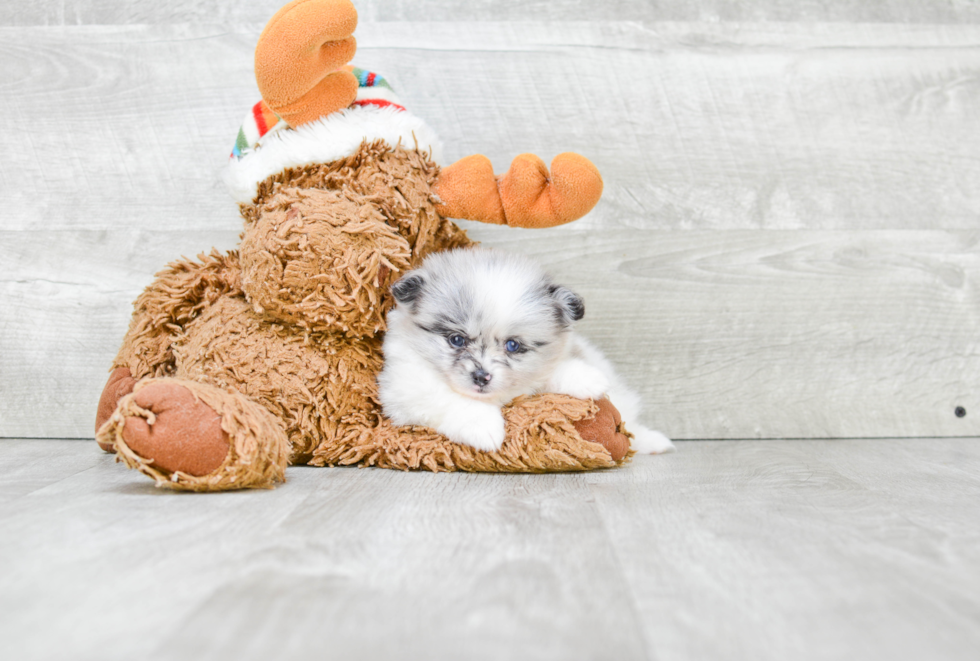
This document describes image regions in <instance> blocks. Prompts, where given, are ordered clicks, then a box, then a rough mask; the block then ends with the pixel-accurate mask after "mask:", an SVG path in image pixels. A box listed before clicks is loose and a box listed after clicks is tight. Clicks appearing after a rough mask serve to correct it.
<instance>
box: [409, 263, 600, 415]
mask: <svg viewBox="0 0 980 661" xmlns="http://www.w3.org/2000/svg"><path fill="white" fill-rule="evenodd" d="M392 294H393V295H394V298H395V300H396V302H397V303H398V308H399V310H400V311H402V312H403V313H404V314H406V315H407V320H408V321H410V324H411V328H410V329H408V330H409V334H410V337H411V339H412V345H413V347H414V348H415V350H416V352H417V353H418V354H419V355H421V356H423V357H424V358H425V359H426V360H427V361H428V362H429V363H431V364H432V365H433V366H434V367H435V368H436V370H437V371H438V372H439V373H441V374H442V376H443V377H444V378H445V379H446V382H447V383H448V384H449V385H450V386H451V387H452V388H453V389H454V390H455V391H456V392H458V393H460V394H463V395H467V396H469V397H473V398H476V399H481V400H486V401H489V402H493V403H496V404H501V405H502V404H504V403H506V402H508V401H510V400H511V399H513V398H514V397H516V396H517V395H520V394H530V393H531V392H533V391H534V390H535V389H536V388H539V387H541V386H542V385H543V382H544V381H546V380H547V378H548V376H549V375H550V373H551V371H552V370H553V369H554V366H555V365H556V364H557V363H558V362H559V361H560V360H562V359H563V358H564V355H565V350H566V342H567V336H568V333H567V331H568V330H569V328H570V326H571V324H572V322H574V321H576V320H578V319H581V318H582V316H583V315H584V314H585V307H584V304H583V302H582V299H581V298H579V297H578V296H577V295H575V294H574V293H572V292H571V291H569V290H568V289H566V288H564V287H561V286H559V285H556V284H554V283H552V282H551V280H550V279H549V278H548V276H547V275H546V274H545V273H544V272H543V271H541V270H540V268H539V267H537V266H536V265H535V264H534V263H533V262H531V261H529V260H527V259H526V258H524V257H521V256H519V255H509V254H506V253H498V252H495V251H490V250H485V249H479V248H478V249H466V250H454V251H451V252H446V253H438V254H436V255H432V256H431V257H429V258H428V259H427V260H426V262H425V264H424V265H423V266H422V267H421V268H419V269H417V270H415V271H411V272H409V273H408V274H406V275H405V276H404V277H402V278H401V279H400V280H399V281H398V282H396V283H395V284H394V285H393V286H392Z"/></svg>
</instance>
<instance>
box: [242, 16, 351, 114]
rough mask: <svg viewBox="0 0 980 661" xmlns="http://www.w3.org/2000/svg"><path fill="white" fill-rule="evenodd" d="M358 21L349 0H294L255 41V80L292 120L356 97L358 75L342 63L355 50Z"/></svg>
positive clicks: (331, 109) (274, 107)
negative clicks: (345, 67) (343, 67)
mask: <svg viewBox="0 0 980 661" xmlns="http://www.w3.org/2000/svg"><path fill="white" fill-rule="evenodd" d="M356 27H357V11H356V10H355V9H354V5H352V4H351V3H350V0H293V2H290V3H289V4H288V5H286V6H284V7H283V8H282V9H280V10H279V11H278V12H276V14H275V16H273V17H272V18H271V19H270V20H269V22H268V23H267V24H266V26H265V29H264V30H263V31H262V35H261V36H260V37H259V42H258V44H257V45H256V47H255V80H256V82H257V83H258V85H259V92H260V93H261V94H262V99H263V100H264V101H265V102H266V104H267V105H268V106H269V107H270V108H271V109H272V110H273V111H275V113H276V114H277V115H279V116H280V117H282V118H283V119H284V120H286V122H287V123H288V124H289V125H290V126H300V125H301V124H305V123H307V122H311V121H313V120H315V119H318V118H320V117H323V116H324V115H329V114H330V113H332V112H335V111H337V110H340V109H342V108H346V107H347V106H349V105H350V104H351V103H353V101H354V99H355V97H356V96H357V78H355V77H354V75H353V74H352V73H350V72H349V71H345V70H339V68H340V67H341V66H343V65H344V64H347V63H348V62H350V61H351V59H352V58H353V57H354V52H355V51H356V50H357V42H356V41H355V39H354V37H353V36H351V35H353V34H354V28H356Z"/></svg>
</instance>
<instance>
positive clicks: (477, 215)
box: [435, 152, 602, 227]
mask: <svg viewBox="0 0 980 661" xmlns="http://www.w3.org/2000/svg"><path fill="white" fill-rule="evenodd" d="M435 193H436V195H438V196H439V199H440V200H441V204H439V205H437V206H436V210H437V211H438V212H439V213H440V214H441V215H442V216H445V217H448V218H463V219H466V220H478V221H480V222H484V223H495V224H497V225H510V226H511V227H554V226H555V225H562V224H564V223H569V222H571V221H573V220H577V219H578V218H581V217H582V216H584V215H585V214H587V213H588V212H589V211H591V210H592V207H594V206H595V205H596V202H598V201H599V198H600V197H601V196H602V177H601V176H600V175H599V170H598V169H596V166H595V165H593V164H592V162H591V161H590V160H589V159H587V158H585V157H584V156H579V155H578V154H574V153H571V152H566V153H564V154H558V156H556V157H555V159H554V160H553V161H552V162H551V173H550V174H549V172H548V168H547V167H545V164H544V161H542V160H541V159H540V158H538V157H537V156H535V155H534V154H521V155H520V156H518V157H517V158H515V159H514V161H513V162H512V163H511V165H510V169H509V170H508V171H507V173H506V174H504V175H503V176H500V177H497V176H495V175H494V174H493V166H492V165H491V164H490V159H488V158H487V157H486V156H483V155H481V154H476V155H474V156H467V157H466V158H463V159H460V160H458V161H456V162H455V163H453V164H452V165H450V166H449V167H447V168H444V169H443V170H442V172H441V173H440V174H439V180H438V181H437V182H436V184H435Z"/></svg>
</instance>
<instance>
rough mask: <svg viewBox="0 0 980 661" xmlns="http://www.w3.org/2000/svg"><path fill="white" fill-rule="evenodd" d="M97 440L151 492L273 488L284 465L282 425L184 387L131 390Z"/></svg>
mask: <svg viewBox="0 0 980 661" xmlns="http://www.w3.org/2000/svg"><path fill="white" fill-rule="evenodd" d="M97 440H98V441H99V445H100V446H111V447H112V448H114V449H115V451H116V452H117V453H118V454H119V460H121V461H123V462H125V463H126V465H128V466H129V467H130V468H136V469H138V470H140V471H141V472H142V473H145V474H146V475H148V476H150V477H151V478H153V479H154V480H155V481H156V482H157V485H158V486H165V487H170V488H173V489H183V490H189V491H221V490H226V489H243V488H247V487H272V486H274V484H275V483H276V482H280V481H282V480H284V479H285V469H286V464H287V463H288V460H289V443H288V441H287V440H286V434H285V432H284V431H283V428H282V425H281V424H280V422H279V421H278V420H276V419H275V418H274V417H273V416H272V414H270V413H269V412H268V411H267V410H266V409H265V408H263V407H262V406H260V405H259V404H256V403H255V402H253V401H251V400H250V399H248V398H247V397H245V396H244V395H241V394H240V393H238V392H236V391H233V390H227V391H226V390H222V389H220V388H216V387H214V386H210V385H207V384H202V383H197V382H195V381H187V380H184V379H172V378H164V379H143V380H142V381H140V382H139V383H137V384H136V386H135V388H134V389H133V391H132V392H131V393H130V394H128V395H125V396H123V397H122V399H120V400H119V404H118V406H117V407H116V410H115V411H114V412H113V414H112V415H111V416H110V417H109V420H108V421H107V422H106V423H105V424H104V425H103V426H102V427H101V428H100V429H99V432H98V435H97Z"/></svg>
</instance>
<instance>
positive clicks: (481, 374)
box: [472, 367, 493, 386]
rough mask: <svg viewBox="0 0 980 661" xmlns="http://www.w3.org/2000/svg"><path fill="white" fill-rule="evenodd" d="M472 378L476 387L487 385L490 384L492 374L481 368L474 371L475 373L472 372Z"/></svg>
mask: <svg viewBox="0 0 980 661" xmlns="http://www.w3.org/2000/svg"><path fill="white" fill-rule="evenodd" d="M472 376H473V383H475V384H476V385H478V386H485V385H487V384H488V383H490V379H492V378H493V374H491V373H490V372H488V371H486V370H485V369H483V368H482V367H481V368H480V369H478V370H476V371H475V372H473V375H472Z"/></svg>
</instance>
